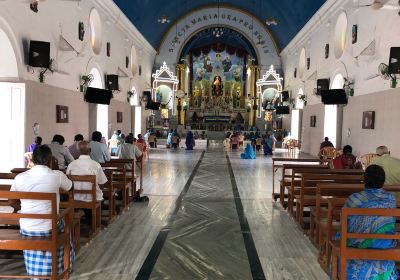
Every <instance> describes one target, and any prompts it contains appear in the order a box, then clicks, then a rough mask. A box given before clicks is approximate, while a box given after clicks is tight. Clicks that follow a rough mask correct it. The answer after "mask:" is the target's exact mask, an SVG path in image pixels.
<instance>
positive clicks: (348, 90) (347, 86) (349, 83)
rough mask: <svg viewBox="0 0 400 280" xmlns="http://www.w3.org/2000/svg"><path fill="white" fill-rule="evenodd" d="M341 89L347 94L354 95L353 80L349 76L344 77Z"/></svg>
mask: <svg viewBox="0 0 400 280" xmlns="http://www.w3.org/2000/svg"><path fill="white" fill-rule="evenodd" d="M343 89H344V90H345V91H346V93H347V95H348V96H353V95H354V81H352V80H350V79H349V78H344V85H343Z"/></svg>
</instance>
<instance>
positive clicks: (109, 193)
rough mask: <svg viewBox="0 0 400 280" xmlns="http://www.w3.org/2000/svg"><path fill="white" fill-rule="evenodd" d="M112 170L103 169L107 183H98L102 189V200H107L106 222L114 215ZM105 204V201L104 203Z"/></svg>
mask: <svg viewBox="0 0 400 280" xmlns="http://www.w3.org/2000/svg"><path fill="white" fill-rule="evenodd" d="M113 173H114V171H113V170H111V169H106V170H104V174H105V175H106V177H107V183H105V184H103V185H100V189H101V190H102V191H103V197H104V201H108V209H107V210H108V223H112V221H113V220H114V218H115V215H116V209H115V194H116V193H115V189H114V183H113V181H114V177H113V176H114V175H113ZM104 204H105V203H104Z"/></svg>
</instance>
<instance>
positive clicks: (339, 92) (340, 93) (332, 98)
mask: <svg viewBox="0 0 400 280" xmlns="http://www.w3.org/2000/svg"><path fill="white" fill-rule="evenodd" d="M321 101H322V103H324V104H326V105H339V104H347V102H348V101H347V94H346V91H345V90H344V89H329V90H323V91H321Z"/></svg>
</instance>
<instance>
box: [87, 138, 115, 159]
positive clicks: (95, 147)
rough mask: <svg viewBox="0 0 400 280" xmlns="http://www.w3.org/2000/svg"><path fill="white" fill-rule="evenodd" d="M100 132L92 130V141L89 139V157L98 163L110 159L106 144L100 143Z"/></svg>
mask: <svg viewBox="0 0 400 280" xmlns="http://www.w3.org/2000/svg"><path fill="white" fill-rule="evenodd" d="M101 137H102V135H101V132H100V131H94V132H93V133H92V141H90V150H91V152H90V158H91V159H92V160H94V161H97V162H98V163H104V162H106V161H110V160H111V155H110V152H109V151H108V147H107V145H106V144H103V143H101V142H100V141H101Z"/></svg>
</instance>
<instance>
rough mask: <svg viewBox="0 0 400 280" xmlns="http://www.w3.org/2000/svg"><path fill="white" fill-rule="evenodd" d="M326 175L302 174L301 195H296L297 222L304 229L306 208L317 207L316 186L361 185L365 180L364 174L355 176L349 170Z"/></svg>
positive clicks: (355, 174) (334, 171)
mask: <svg viewBox="0 0 400 280" xmlns="http://www.w3.org/2000/svg"><path fill="white" fill-rule="evenodd" d="M328 171H330V173H324V174H302V177H301V185H300V194H298V195H295V199H296V221H297V223H298V224H299V225H300V226H301V228H303V226H304V223H303V216H304V207H310V206H315V192H316V186H317V184H320V183H354V184H359V183H362V182H363V180H364V175H363V173H358V174H357V171H355V173H354V174H352V173H351V171H348V170H342V171H343V172H338V171H337V170H327V172H328Z"/></svg>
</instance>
